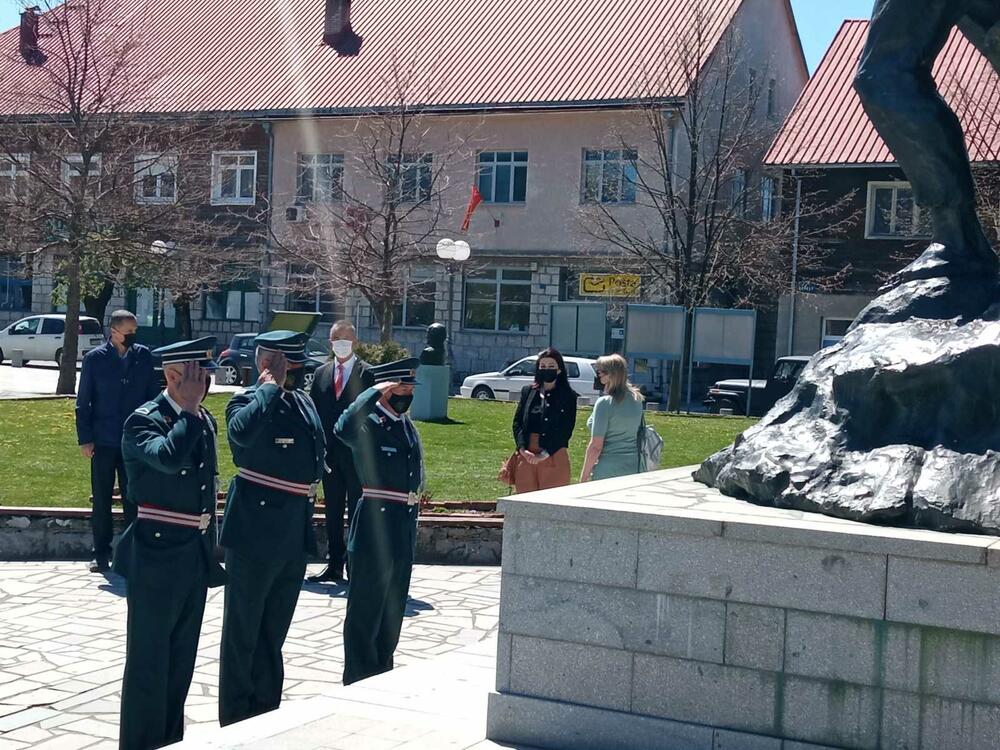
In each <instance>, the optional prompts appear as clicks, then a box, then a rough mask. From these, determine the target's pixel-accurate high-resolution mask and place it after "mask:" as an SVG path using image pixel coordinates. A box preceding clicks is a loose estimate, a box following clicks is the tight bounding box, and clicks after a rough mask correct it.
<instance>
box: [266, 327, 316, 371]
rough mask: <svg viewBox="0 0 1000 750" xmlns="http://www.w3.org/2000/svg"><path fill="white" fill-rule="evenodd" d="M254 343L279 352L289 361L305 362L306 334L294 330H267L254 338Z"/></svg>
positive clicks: (269, 350)
mask: <svg viewBox="0 0 1000 750" xmlns="http://www.w3.org/2000/svg"><path fill="white" fill-rule="evenodd" d="M253 342H254V345H256V346H257V348H258V349H263V350H264V351H266V352H281V353H282V354H284V355H285V359H287V360H288V361H289V362H298V363H301V362H305V361H306V360H307V359H308V358H307V357H306V335H305V334H304V333H296V332H295V331H268V332H267V333H262V334H260V335H259V336H257V338H255V339H254V341H253Z"/></svg>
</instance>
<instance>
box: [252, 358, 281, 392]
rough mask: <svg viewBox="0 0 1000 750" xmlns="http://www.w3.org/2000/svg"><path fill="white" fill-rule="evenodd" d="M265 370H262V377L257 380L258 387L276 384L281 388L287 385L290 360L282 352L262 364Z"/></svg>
mask: <svg viewBox="0 0 1000 750" xmlns="http://www.w3.org/2000/svg"><path fill="white" fill-rule="evenodd" d="M261 364H262V365H263V366H264V369H263V370H261V373H260V377H259V378H257V385H264V384H265V383H274V384H275V385H276V386H278V387H279V388H281V387H282V386H284V385H285V376H286V375H287V374H288V360H287V359H285V355H284V354H282V353H281V352H275V353H274V354H271V355H270V356H269V358H268V359H265V360H263V361H262V362H261Z"/></svg>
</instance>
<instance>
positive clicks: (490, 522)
mask: <svg viewBox="0 0 1000 750" xmlns="http://www.w3.org/2000/svg"><path fill="white" fill-rule="evenodd" d="M315 520H316V523H315V527H316V542H317V545H318V547H319V549H320V551H321V553H324V554H325V552H326V527H325V525H324V522H323V519H322V518H321V517H317V518H316V519H315ZM114 526H115V534H116V537H117V535H118V534H120V533H121V531H122V530H123V526H124V524H123V517H122V515H121V512H120V511H117V510H116V511H115V520H114ZM502 535H503V521H502V520H500V519H469V518H456V517H453V516H439V515H432V516H426V517H425V516H421V519H420V526H419V527H418V530H417V562H421V563H447V564H450V565H498V564H499V563H500V547H501V538H502ZM90 545H91V531H90V516H89V514H88V513H87V512H85V511H80V510H75V509H74V510H67V509H46V508H3V509H2V510H0V560H3V561H11V560H86V559H88V558H89V557H90ZM313 562H322V560H321V559H319V558H317V559H316V560H313Z"/></svg>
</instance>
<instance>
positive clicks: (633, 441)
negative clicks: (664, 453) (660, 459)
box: [587, 395, 643, 479]
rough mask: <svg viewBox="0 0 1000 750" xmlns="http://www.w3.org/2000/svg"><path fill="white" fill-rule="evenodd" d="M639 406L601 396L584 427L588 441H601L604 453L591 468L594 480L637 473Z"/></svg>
mask: <svg viewBox="0 0 1000 750" xmlns="http://www.w3.org/2000/svg"><path fill="white" fill-rule="evenodd" d="M642 410H643V403H642V401H640V400H639V399H636V398H635V397H634V396H632V395H627V396H625V398H623V399H622V400H621V401H614V400H613V399H612V398H611V396H601V397H600V398H599V399H597V403H596V404H594V413H593V414H591V415H590V419H589V420H587V424H588V425H589V427H590V435H591V437H603V438H604V449H603V450H602V451H601V457H600V458H599V459H598V461H597V466H595V467H594V474H593V478H594V479H607V478H609V477H620V476H624V475H626V474H635V473H636V472H638V471H639V444H638V435H639V425H640V424H641V423H642Z"/></svg>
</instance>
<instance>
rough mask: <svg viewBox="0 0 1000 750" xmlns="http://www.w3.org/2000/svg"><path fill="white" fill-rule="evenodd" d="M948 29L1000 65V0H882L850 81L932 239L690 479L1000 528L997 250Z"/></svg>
mask: <svg viewBox="0 0 1000 750" xmlns="http://www.w3.org/2000/svg"><path fill="white" fill-rule="evenodd" d="M955 26H958V27H959V28H960V29H961V30H962V32H963V33H964V34H965V35H966V36H967V37H968V38H969V40H970V41H971V42H973V44H975V46H976V47H977V48H978V49H979V50H980V51H981V52H982V53H983V54H984V55H985V56H986V57H987V58H988V59H989V60H990V62H991V63H992V65H993V67H994V69H996V70H997V72H998V73H1000V0H877V1H876V4H875V13H874V17H873V18H872V23H871V28H870V32H869V36H868V41H867V45H866V47H865V49H864V52H863V54H862V56H861V61H860V64H859V67H858V73H857V76H856V79H855V88H856V89H857V91H858V94H859V96H860V97H861V101H862V102H863V104H864V107H865V111H866V112H867V113H868V115H869V117H870V118H871V120H872V122H873V123H874V124H875V127H876V128H877V130H878V132H879V134H880V135H881V136H882V138H883V139H884V140H885V143H886V145H888V146H889V148H890V149H891V150H892V153H893V155H894V156H895V157H896V159H897V160H898V162H899V165H900V166H901V167H902V168H903V171H904V172H905V173H906V177H907V179H908V180H909V181H910V184H911V185H912V187H913V192H914V197H915V199H916V202H917V203H918V205H920V206H921V207H922V208H924V209H926V210H928V211H930V214H931V220H932V223H933V242H932V243H931V245H930V247H928V248H927V250H925V251H924V253H923V254H922V255H921V256H920V257H919V258H918V259H917V260H916V261H914V262H913V263H911V264H910V265H909V266H907V267H906V268H904V269H903V270H902V271H900V272H899V273H897V274H896V276H895V277H893V279H892V280H891V281H890V282H889V284H887V285H886V287H884V288H883V289H882V293H881V294H880V296H878V297H877V298H876V299H874V300H873V301H872V302H871V303H870V304H869V305H868V306H867V307H866V308H865V309H864V310H863V311H862V312H861V314H860V315H859V316H858V318H857V320H855V322H854V325H853V326H852V327H851V330H850V331H849V332H848V334H847V336H845V337H844V339H843V340H842V341H840V342H838V343H837V344H834V345H833V346H829V347H827V348H825V349H822V350H820V351H819V352H817V353H816V354H815V355H814V356H813V358H812V359H811V360H810V362H809V364H808V365H806V367H805V368H804V369H803V371H802V373H801V375H799V379H798V382H797V383H796V385H795V387H794V388H793V389H792V392H791V393H789V394H788V395H787V396H786V397H784V398H783V399H781V400H780V401H778V403H777V404H775V406H774V408H773V409H771V411H770V412H768V413H767V415H766V416H765V417H764V418H763V419H762V420H761V421H760V422H759V423H758V424H756V425H754V426H753V427H751V428H750V429H748V430H747V431H746V432H744V433H743V434H742V435H741V436H740V437H739V438H737V440H736V442H735V443H734V444H733V445H731V446H730V447H728V448H725V449H723V450H721V451H719V452H718V453H716V454H715V455H713V456H711V457H709V458H708V459H707V460H706V461H705V462H704V463H702V465H701V467H700V468H699V469H698V471H696V472H695V475H694V478H695V479H696V480H698V481H700V482H704V483H705V484H708V485H711V486H713V487H716V488H718V489H719V490H720V491H721V492H723V493H724V494H726V495H731V496H734V497H738V498H742V499H745V500H749V501H751V502H754V503H759V504H761V505H769V506H776V507H779V508H796V509H799V510H809V511H818V512H821V513H826V514H829V515H833V516H838V517H841V518H849V519H853V520H857V521H867V522H871V523H886V524H893V525H900V526H918V527H926V528H932V529H938V530H946V531H964V532H976V533H986V534H993V535H1000V282H998V278H997V266H998V263H997V256H996V254H995V253H994V250H993V248H992V247H991V246H990V243H989V241H988V240H987V238H986V235H985V233H984V231H983V227H982V225H981V224H980V222H979V218H978V216H977V214H976V190H975V182H974V180H973V176H972V168H971V166H970V163H969V156H968V153H967V151H966V149H965V137H964V135H963V133H962V127H961V124H960V122H959V120H958V118H957V117H956V116H955V113H954V112H952V111H951V109H950V108H949V107H948V105H947V104H945V102H944V100H943V99H942V98H941V97H940V95H939V94H938V91H937V87H936V86H935V83H934V79H933V77H932V68H933V65H934V61H935V58H936V57H937V56H938V54H939V53H940V52H941V50H942V49H943V47H944V44H945V42H946V41H947V39H948V36H949V35H950V34H951V32H952V30H953V29H954V28H955Z"/></svg>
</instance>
